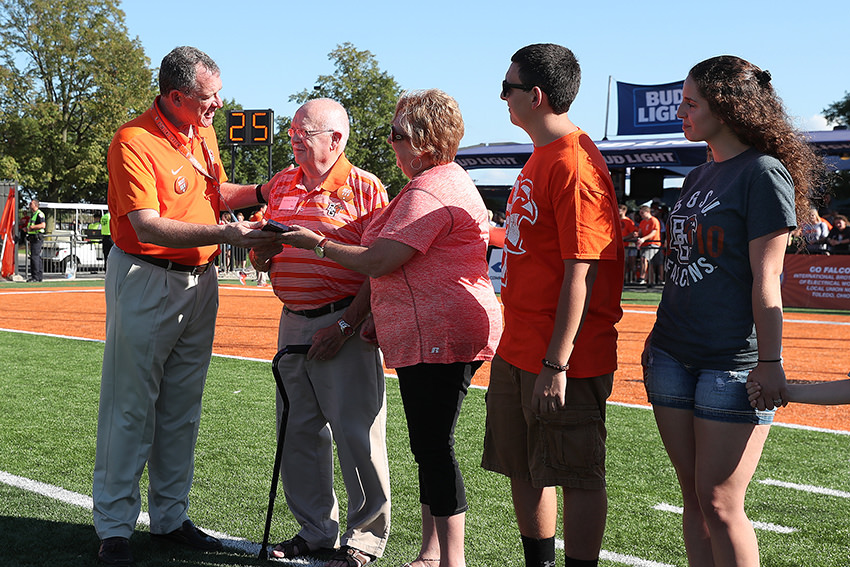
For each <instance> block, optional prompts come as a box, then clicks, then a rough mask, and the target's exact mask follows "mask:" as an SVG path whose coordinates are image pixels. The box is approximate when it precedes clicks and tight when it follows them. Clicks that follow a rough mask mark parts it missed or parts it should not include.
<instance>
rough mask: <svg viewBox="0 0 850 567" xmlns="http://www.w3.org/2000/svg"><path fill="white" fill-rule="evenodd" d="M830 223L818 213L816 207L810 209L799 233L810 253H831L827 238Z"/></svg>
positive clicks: (806, 249)
mask: <svg viewBox="0 0 850 567" xmlns="http://www.w3.org/2000/svg"><path fill="white" fill-rule="evenodd" d="M829 230H830V229H829V225H827V223H826V221H825V220H823V218H821V216H820V215H819V214H818V210H817V209H816V208H815V207H811V208H810V209H809V211H808V216H807V218H806V222H805V223H804V224H803V226H802V227H800V231H799V235H800V236H801V237H802V238H803V240H804V242H805V244H806V246H805V251H806V252H808V253H809V254H829V249H828V247H827V243H826V240H827V238H828V237H829Z"/></svg>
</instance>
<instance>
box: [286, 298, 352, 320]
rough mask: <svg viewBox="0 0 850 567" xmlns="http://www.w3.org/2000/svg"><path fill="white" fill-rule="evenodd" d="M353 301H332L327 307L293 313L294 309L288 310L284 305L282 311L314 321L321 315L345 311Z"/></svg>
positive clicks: (345, 299)
mask: <svg viewBox="0 0 850 567" xmlns="http://www.w3.org/2000/svg"><path fill="white" fill-rule="evenodd" d="M352 301H354V297H344V298H342V299H340V300H339V301H334V302H333V303H328V304H327V305H322V306H321V307H316V308H315V309H304V310H303V311H295V310H294V309H290V308H288V307H287V306H286V305H284V306H283V310H284V311H286V312H287V313H292V314H293V315H301V316H302V317H307V318H308V319H314V318H316V317H321V316H322V315H327V314H328V313H333V312H334V311H340V310H342V309H345V308H346V307H348V306H349V305H351V302H352Z"/></svg>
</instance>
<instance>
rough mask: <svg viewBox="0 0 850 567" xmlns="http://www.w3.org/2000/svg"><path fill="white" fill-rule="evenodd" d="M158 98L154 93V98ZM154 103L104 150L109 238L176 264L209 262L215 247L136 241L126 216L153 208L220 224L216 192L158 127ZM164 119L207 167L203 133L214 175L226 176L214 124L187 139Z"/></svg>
mask: <svg viewBox="0 0 850 567" xmlns="http://www.w3.org/2000/svg"><path fill="white" fill-rule="evenodd" d="M157 100H158V98H157ZM156 104H157V103H156V101H154V105H153V106H152V107H151V108H149V109H148V110H147V111H146V112H145V113H144V114H142V115H141V116H139V117H138V118H136V119H135V120H131V121H130V122H128V123H126V124H124V125H123V126H121V128H119V129H118V132H116V133H115V137H114V138H113V139H112V143H111V144H110V146H109V152H108V154H107V166H108V168H109V191H108V193H107V203H108V204H109V211H110V213H111V220H110V224H109V226H110V228H111V230H112V240H113V241H114V242H115V245H116V246H118V247H119V248H121V250H123V251H124V252H127V253H130V254H147V255H150V256H158V257H161V258H166V259H168V260H172V261H174V262H178V263H180V264H187V265H190V266H196V265H200V264H204V263H206V262H209V261H210V259H211V258H213V256H215V254H216V253H217V252H218V246H216V245H211V246H199V247H194V248H167V247H164V246H157V245H156V244H146V243H143V242H139V238H138V236H137V235H136V231H135V230H134V229H133V225H132V223H131V222H130V219H129V217H128V216H127V215H128V214H129V213H130V212H132V211H138V210H142V209H153V210H155V211H157V212H158V213H159V215H160V216H161V217H164V218H169V219H174V220H179V221H182V222H187V223H194V224H218V212H219V194H218V191H217V190H216V187H215V186H214V184H213V183H212V182H211V181H210V180H208V179H207V178H206V177H204V175H202V174H201V173H200V172H199V171H198V170H197V169H195V167H194V166H193V165H192V163H191V162H190V161H189V160H188V159H187V158H186V157H185V156H183V155H182V154H181V153H180V152H179V151H178V150H176V149H175V148H173V147H172V145H171V143H170V142H169V141H168V139H167V138H166V137H165V135H164V134H163V133H162V131H160V129H159V127H158V126H157V124H156V122H155V121H154V113H155V112H159V111H158V109H157V108H155V107H156ZM159 115H160V116H161V117H162V121H163V124H165V126H166V128H168V130H170V131H171V132H172V133H173V134H174V136H175V137H176V138H177V140H178V141H179V142H180V143H181V144H186V146H187V147H189V148H191V151H192V155H194V156H195V159H197V160H198V162H199V163H200V164H201V165H202V166H204V167H206V166H207V162H206V159H205V157H204V150H203V147H202V145H201V138H203V139H204V140H205V141H206V144H207V146H208V147H209V149H210V151H211V152H212V153H213V155H214V156H215V164H214V168H213V171H210V172H209V173H210V174H211V175H213V176H214V177H215V178H216V179H218V180H219V182H220V183H221V182H224V181H225V180H226V179H227V176H226V175H225V173H224V168H222V167H221V159H220V157H219V154H218V141H217V139H216V136H215V130H214V129H213V128H212V127H208V128H199V129H198V130H197V135H195V136H194V137H193V138H192V139H191V140H190V139H189V138H188V137H187V136H186V135H184V134H183V133H182V132H180V131H178V130H177V129H176V128H175V127H174V125H173V124H171V123H170V122H169V121H168V119H167V118H165V116H163V115H162V113H159Z"/></svg>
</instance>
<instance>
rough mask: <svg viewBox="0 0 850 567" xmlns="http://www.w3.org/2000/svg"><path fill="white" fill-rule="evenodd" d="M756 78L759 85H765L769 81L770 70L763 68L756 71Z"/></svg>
mask: <svg viewBox="0 0 850 567" xmlns="http://www.w3.org/2000/svg"><path fill="white" fill-rule="evenodd" d="M756 79H757V80H758V82H759V84H760V85H761V86H765V85H767V84H768V83H769V82H770V79H771V76H770V71H768V70H764V71H759V72H758V73H756Z"/></svg>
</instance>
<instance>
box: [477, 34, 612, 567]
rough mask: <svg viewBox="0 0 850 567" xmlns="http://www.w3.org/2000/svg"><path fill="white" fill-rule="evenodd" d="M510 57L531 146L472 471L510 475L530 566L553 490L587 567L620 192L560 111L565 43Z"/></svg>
mask: <svg viewBox="0 0 850 567" xmlns="http://www.w3.org/2000/svg"><path fill="white" fill-rule="evenodd" d="M511 61H512V63H511V65H510V67H509V68H508V71H507V74H506V76H505V81H504V82H503V83H502V98H503V99H504V100H505V101H507V103H508V110H509V111H510V116H511V122H513V123H514V124H516V125H517V126H519V127H520V128H522V129H523V130H525V131H526V132H527V133H528V135H529V136H531V139H532V141H533V142H534V153H533V154H532V156H531V158H530V159H529V161H528V163H527V164H526V166H525V167H524V168H523V170H522V172H521V173H520V175H519V177H518V178H517V181H516V183H515V184H514V188H513V191H512V192H511V197H510V200H509V202H508V222H507V231H506V234H505V258H506V259H505V264H504V268H503V269H504V272H503V279H502V302H503V303H504V306H505V327H504V333H503V335H502V340H501V342H500V343H499V347H498V349H497V352H496V358H495V359H494V360H493V364H492V370H491V376H490V387H489V391H488V395H487V430H486V434H485V435H486V436H485V441H484V457H483V459H482V466H483V467H484V468H486V469H488V470H492V471H495V472H499V473H501V474H504V475H506V476H508V477H510V479H511V493H512V496H513V502H514V510H515V512H516V516H517V523H518V524H519V530H520V535H521V536H522V544H523V549H524V552H525V560H526V565H527V566H533V567H544V566H548V565H554V564H555V542H554V536H555V531H556V522H557V496H556V492H555V490H556V488H555V487H557V486H561V487H562V489H563V499H564V511H563V515H564V542H565V543H564V552H565V556H566V563H565V564H566V565H567V566H568V567H569V566H576V565H581V566H584V565H596V564H597V562H598V557H599V551H600V547H601V545H602V534H603V531H604V528H605V518H606V515H607V505H608V504H607V502H608V498H607V493H606V491H605V436H606V430H605V403H606V400H607V398H608V396H609V395H610V393H611V388H612V385H613V379H614V378H613V377H614V370H615V369H616V367H617V331H616V329H615V328H614V325H615V324H616V323H617V321H619V319H620V317H621V316H622V310H621V309H620V295H621V293H622V289H623V245H622V236H621V233H620V223H619V220H618V212H617V200H616V197H615V195H614V187H613V184H612V181H611V177H610V175H609V173H608V169H607V167H606V165H605V161H604V159H603V158H602V155H601V154H600V152H599V150H598V149H597V148H596V146H595V145H594V144H593V142H592V141H591V140H590V137H588V136H587V134H586V133H584V132H583V131H581V130H580V129H579V128H578V127H577V126H576V125H575V124H573V123H572V122H571V121H570V119H569V117H568V116H567V111H568V110H569V107H570V104H571V103H572V101H573V99H574V98H575V95H576V93H577V91H578V85H579V78H580V69H579V65H578V61H576V59H575V57H574V56H573V54H572V52H570V50H568V49H567V48H565V47H561V46H558V45H552V44H541V45H530V46H527V47H524V48H522V49H520V50H519V51H517V52H516V53H515V54H514V56H513V57H512V58H511ZM568 382H569V388H567V383H568ZM567 424H572V425H570V427H569V429H568V428H567ZM556 439H557V440H556ZM565 441H568V442H565ZM553 446H559V447H561V450H557V451H553V450H552V447H553ZM544 455H545V457H544Z"/></svg>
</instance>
